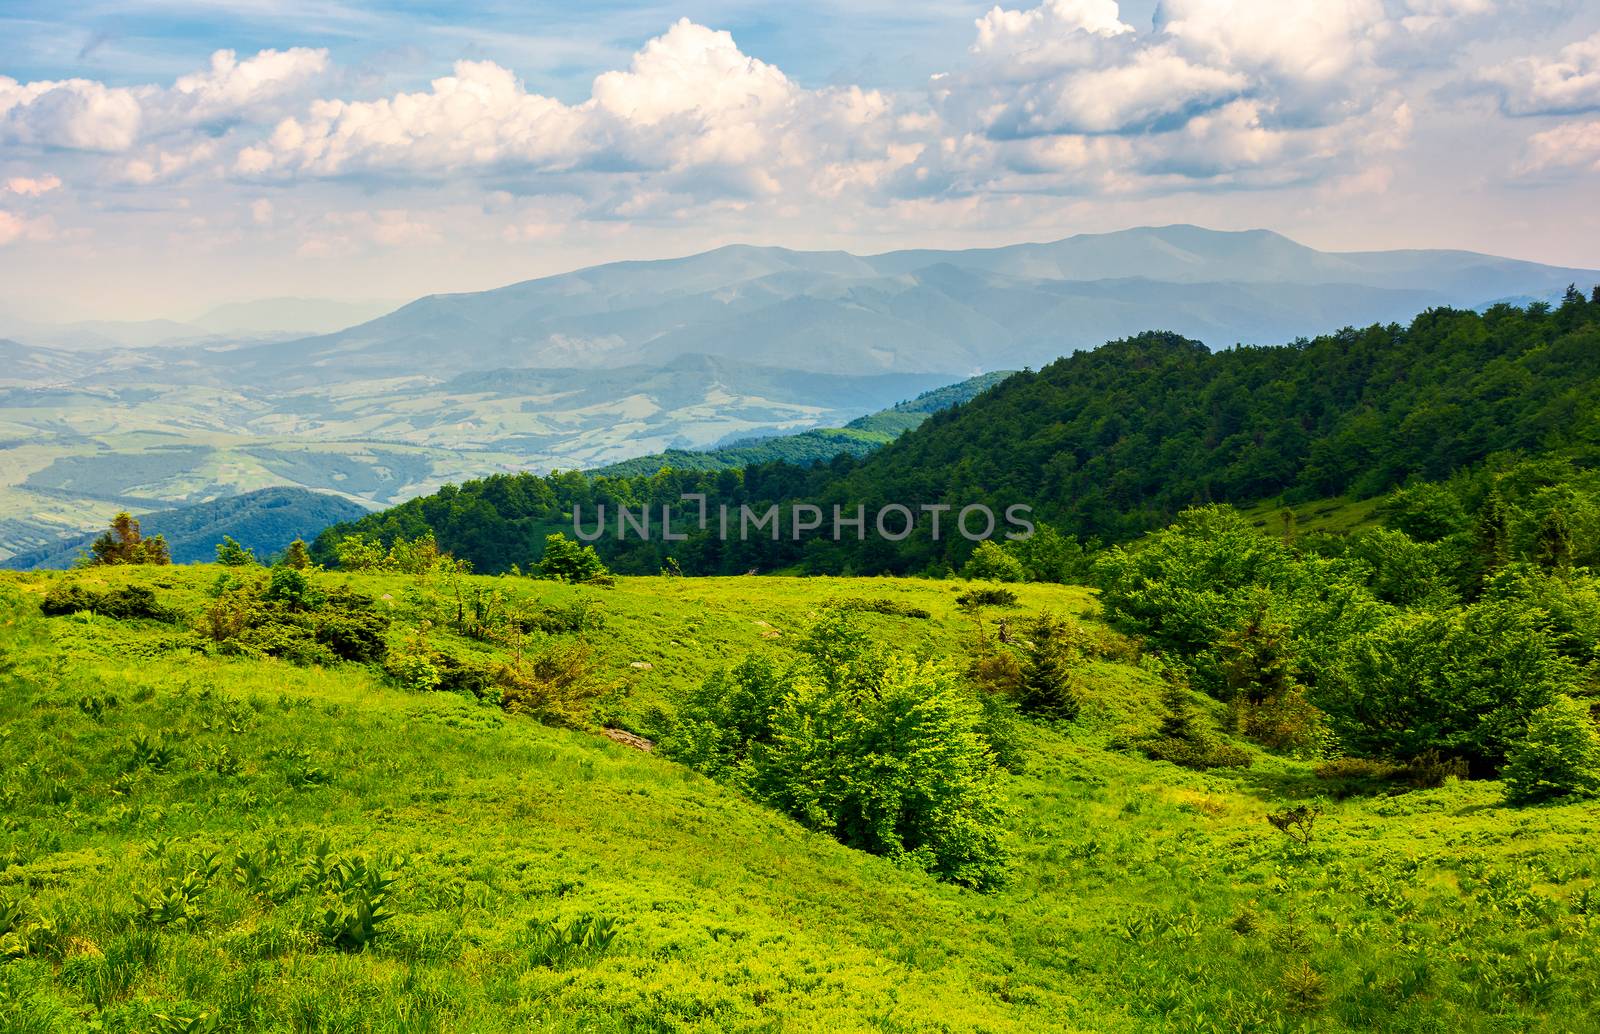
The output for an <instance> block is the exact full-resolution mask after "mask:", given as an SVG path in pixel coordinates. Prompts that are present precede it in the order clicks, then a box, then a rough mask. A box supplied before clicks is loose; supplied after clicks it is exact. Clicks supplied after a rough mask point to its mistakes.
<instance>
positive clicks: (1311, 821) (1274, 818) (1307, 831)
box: [1267, 804, 1322, 847]
mask: <svg viewBox="0 0 1600 1034" xmlns="http://www.w3.org/2000/svg"><path fill="white" fill-rule="evenodd" d="M1321 815H1322V806H1321V805H1318V804H1297V805H1295V806H1294V807H1292V808H1285V809H1283V810H1282V811H1274V812H1269V813H1268V814H1267V822H1268V823H1269V824H1270V825H1271V826H1272V828H1273V829H1275V830H1277V831H1278V832H1279V833H1282V834H1283V835H1284V836H1286V837H1288V838H1289V840H1290V841H1291V842H1292V843H1294V844H1296V845H1297V846H1300V847H1310V846H1311V840H1312V838H1313V837H1314V836H1315V834H1316V826H1317V819H1318V818H1320V817H1321Z"/></svg>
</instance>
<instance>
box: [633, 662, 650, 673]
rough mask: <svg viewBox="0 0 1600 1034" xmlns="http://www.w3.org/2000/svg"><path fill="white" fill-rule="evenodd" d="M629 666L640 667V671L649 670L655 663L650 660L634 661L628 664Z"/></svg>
mask: <svg viewBox="0 0 1600 1034" xmlns="http://www.w3.org/2000/svg"><path fill="white" fill-rule="evenodd" d="M628 667H630V668H638V669H639V670H640V671H649V670H650V669H652V668H654V667H655V665H654V664H651V663H650V662H649V661H634V662H633V663H632V664H630V665H628Z"/></svg>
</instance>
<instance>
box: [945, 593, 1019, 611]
mask: <svg viewBox="0 0 1600 1034" xmlns="http://www.w3.org/2000/svg"><path fill="white" fill-rule="evenodd" d="M1016 605H1017V594H1016V593H1014V592H1012V591H1011V590H1010V589H969V590H968V591H966V592H963V593H961V594H960V595H958V596H956V606H958V607H960V608H961V609H962V610H977V609H978V608H980V607H1015V606H1016Z"/></svg>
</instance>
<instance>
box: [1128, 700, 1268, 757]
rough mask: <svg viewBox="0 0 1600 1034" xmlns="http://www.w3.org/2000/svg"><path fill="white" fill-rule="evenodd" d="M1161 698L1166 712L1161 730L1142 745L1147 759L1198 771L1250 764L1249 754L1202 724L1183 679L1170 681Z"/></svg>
mask: <svg viewBox="0 0 1600 1034" xmlns="http://www.w3.org/2000/svg"><path fill="white" fill-rule="evenodd" d="M1161 699H1162V705H1163V708H1164V710H1165V712H1166V713H1165V714H1164V715H1163V717H1162V719H1161V728H1160V729H1159V730H1158V731H1157V733H1156V735H1154V736H1151V737H1148V738H1147V739H1145V740H1144V741H1143V742H1141V743H1140V747H1141V749H1143V751H1144V753H1145V755H1146V756H1147V757H1150V758H1153V759H1154V760H1156V761H1170V762H1172V763H1173V764H1174V765H1178V766H1180V767H1183V768H1193V769H1198V770H1204V769H1208V768H1236V767H1247V766H1249V765H1250V763H1251V760H1252V759H1251V757H1250V754H1249V753H1248V752H1247V751H1244V750H1241V749H1239V748H1238V747H1234V746H1231V745H1229V744H1227V743H1223V742H1221V741H1220V740H1218V739H1217V738H1216V736H1215V735H1213V734H1212V733H1211V732H1210V731H1208V730H1207V729H1205V728H1204V727H1202V726H1201V725H1200V723H1199V721H1198V720H1197V719H1196V718H1195V715H1194V708H1193V705H1191V704H1190V702H1189V687H1188V685H1187V684H1186V683H1184V682H1183V681H1182V680H1181V679H1179V678H1177V677H1171V678H1169V680H1168V682H1167V687H1166V689H1165V690H1164V691H1163V693H1162V697H1161Z"/></svg>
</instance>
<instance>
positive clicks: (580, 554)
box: [535, 532, 611, 582]
mask: <svg viewBox="0 0 1600 1034" xmlns="http://www.w3.org/2000/svg"><path fill="white" fill-rule="evenodd" d="M535 570H536V571H537V572H538V575H539V577H541V578H550V579H554V580H555V581H560V582H593V581H596V580H599V579H602V578H605V577H607V576H608V575H609V574H610V573H611V572H609V571H607V570H606V565H605V564H604V563H603V562H602V561H601V560H600V556H599V554H598V553H596V552H595V551H594V547H593V546H580V545H578V544H577V543H576V542H574V541H572V540H571V539H569V538H567V537H566V536H565V535H563V534H561V533H560V532H556V533H555V534H553V535H547V536H545V540H544V552H543V553H541V554H540V556H539V560H538V564H537V566H536V568H535Z"/></svg>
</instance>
